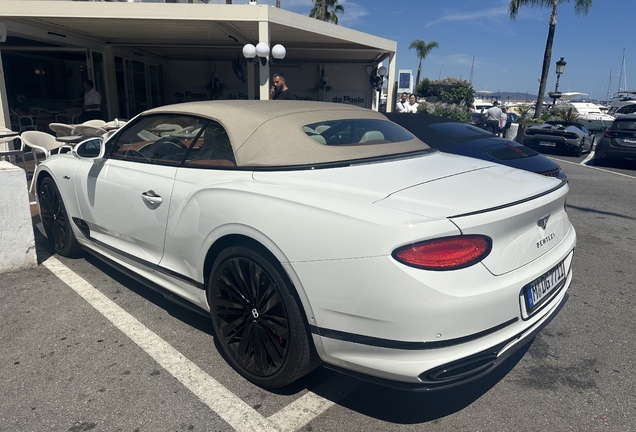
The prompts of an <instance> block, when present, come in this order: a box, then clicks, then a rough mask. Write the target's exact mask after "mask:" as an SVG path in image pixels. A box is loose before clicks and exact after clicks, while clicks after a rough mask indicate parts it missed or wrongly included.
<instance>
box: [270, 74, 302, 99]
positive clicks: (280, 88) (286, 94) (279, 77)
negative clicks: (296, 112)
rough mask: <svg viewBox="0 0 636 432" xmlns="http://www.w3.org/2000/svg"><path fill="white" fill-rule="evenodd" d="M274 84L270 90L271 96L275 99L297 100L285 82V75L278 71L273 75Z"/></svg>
mask: <svg viewBox="0 0 636 432" xmlns="http://www.w3.org/2000/svg"><path fill="white" fill-rule="evenodd" d="M273 81H274V85H273V86H272V88H271V89H270V90H269V98H270V99H273V100H296V96H295V95H294V93H293V92H292V91H291V90H289V87H287V84H286V83H285V75H283V74H282V73H280V72H277V73H275V74H274V75H273Z"/></svg>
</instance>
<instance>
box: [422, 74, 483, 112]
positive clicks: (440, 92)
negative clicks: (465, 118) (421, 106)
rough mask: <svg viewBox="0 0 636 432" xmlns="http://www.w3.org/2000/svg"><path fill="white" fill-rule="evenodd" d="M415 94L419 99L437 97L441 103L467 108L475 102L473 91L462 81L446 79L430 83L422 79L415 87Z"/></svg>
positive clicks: (451, 78) (467, 83)
mask: <svg viewBox="0 0 636 432" xmlns="http://www.w3.org/2000/svg"><path fill="white" fill-rule="evenodd" d="M415 93H416V94H417V95H418V96H420V97H437V98H439V99H440V100H441V101H442V102H447V103H451V104H457V105H459V104H462V103H463V104H464V105H466V106H467V107H470V106H472V105H473V102H474V101H475V90H474V89H473V87H472V85H471V84H470V83H469V82H468V81H466V80H463V79H460V78H453V77H447V78H444V79H443V80H435V81H431V80H429V79H428V78H424V79H423V80H422V81H421V82H420V84H419V85H418V86H417V89H416V91H415Z"/></svg>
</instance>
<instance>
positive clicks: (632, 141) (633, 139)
mask: <svg viewBox="0 0 636 432" xmlns="http://www.w3.org/2000/svg"><path fill="white" fill-rule="evenodd" d="M623 142H626V143H630V144H636V138H623Z"/></svg>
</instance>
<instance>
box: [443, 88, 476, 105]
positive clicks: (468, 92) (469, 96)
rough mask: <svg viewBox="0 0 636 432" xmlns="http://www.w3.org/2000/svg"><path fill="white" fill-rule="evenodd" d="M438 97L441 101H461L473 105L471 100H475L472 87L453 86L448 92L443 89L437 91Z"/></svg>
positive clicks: (459, 102) (453, 102) (457, 102)
mask: <svg viewBox="0 0 636 432" xmlns="http://www.w3.org/2000/svg"><path fill="white" fill-rule="evenodd" d="M439 98H440V99H441V100H442V101H443V102H448V103H452V104H461V103H462V102H463V103H464V105H466V106H473V102H475V90H474V89H473V88H472V87H464V86H461V87H454V88H452V89H451V91H450V92H447V91H445V90H443V89H442V90H441V91H440V93H439Z"/></svg>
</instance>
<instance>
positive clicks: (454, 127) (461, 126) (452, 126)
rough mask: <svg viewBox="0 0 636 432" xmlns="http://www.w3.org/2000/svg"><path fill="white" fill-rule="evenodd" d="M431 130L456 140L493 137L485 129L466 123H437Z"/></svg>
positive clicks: (431, 126)
mask: <svg viewBox="0 0 636 432" xmlns="http://www.w3.org/2000/svg"><path fill="white" fill-rule="evenodd" d="M429 127H430V128H431V129H435V130H436V131H438V132H441V133H443V134H446V135H449V136H452V137H455V138H464V137H474V136H492V134H491V133H490V132H488V131H487V130H484V129H480V128H478V127H475V126H473V125H469V124H466V123H456V122H448V123H435V124H432V125H430V126H429Z"/></svg>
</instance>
